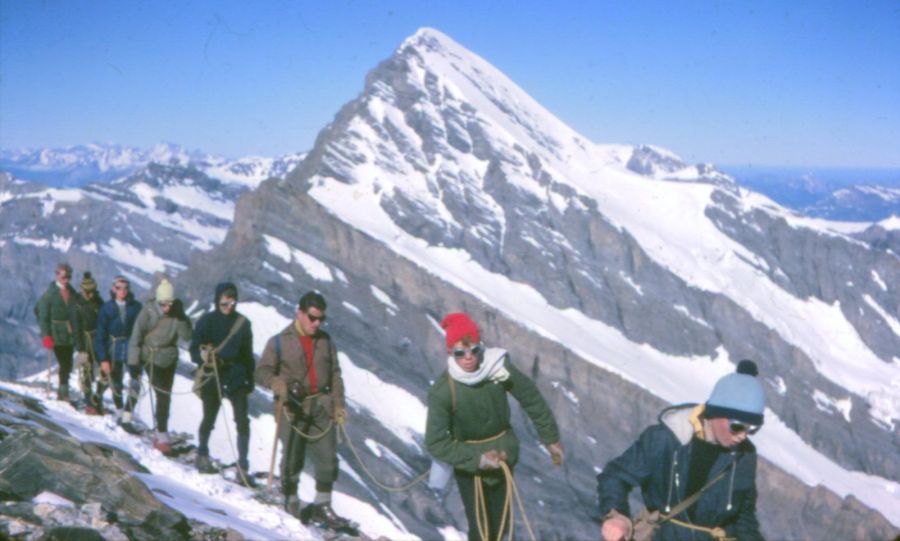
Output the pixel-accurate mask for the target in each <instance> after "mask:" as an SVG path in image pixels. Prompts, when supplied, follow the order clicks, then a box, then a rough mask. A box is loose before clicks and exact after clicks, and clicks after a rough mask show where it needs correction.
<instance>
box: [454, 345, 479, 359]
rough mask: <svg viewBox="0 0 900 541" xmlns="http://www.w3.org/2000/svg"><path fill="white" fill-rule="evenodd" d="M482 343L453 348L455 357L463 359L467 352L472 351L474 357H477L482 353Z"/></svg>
mask: <svg viewBox="0 0 900 541" xmlns="http://www.w3.org/2000/svg"><path fill="white" fill-rule="evenodd" d="M482 349H483V348H482V346H481V344H475V345H473V346H470V347H467V348H454V349H453V357H454V358H455V359H462V358H464V357H465V356H466V354H467V353H471V354H472V356H473V357H477V356H479V355H481V350H482Z"/></svg>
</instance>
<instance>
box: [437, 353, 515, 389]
mask: <svg viewBox="0 0 900 541" xmlns="http://www.w3.org/2000/svg"><path fill="white" fill-rule="evenodd" d="M506 356H507V352H506V350H505V349H502V348H487V349H486V350H485V351H484V357H483V359H482V361H481V364H480V365H479V366H478V368H477V369H476V370H475V371H474V372H466V371H465V370H463V369H462V368H460V367H459V365H458V364H456V359H454V358H453V355H450V356H449V357H447V372H448V373H449V374H450V377H451V378H453V379H455V380H456V381H458V382H460V383H462V384H464V385H475V384H477V383H481V382H482V381H484V380H486V379H489V380H491V381H494V382H497V381H506V380H507V379H508V378H509V370H507V369H506V367H505V366H503V361H504V360H505V359H506Z"/></svg>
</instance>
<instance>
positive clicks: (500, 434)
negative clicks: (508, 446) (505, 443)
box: [463, 428, 509, 443]
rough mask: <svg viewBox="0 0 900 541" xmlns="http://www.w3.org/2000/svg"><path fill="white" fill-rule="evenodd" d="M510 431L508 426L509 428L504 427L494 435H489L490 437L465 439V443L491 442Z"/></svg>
mask: <svg viewBox="0 0 900 541" xmlns="http://www.w3.org/2000/svg"><path fill="white" fill-rule="evenodd" d="M508 431H509V429H508V428H507V429H503V430H502V431H500V432H499V433H497V434H494V435H493V436H490V437H488V438H484V439H481V440H463V443H487V442H489V441H494V440H499V439H500V438H502V437H503V435H504V434H506V433H507V432H508Z"/></svg>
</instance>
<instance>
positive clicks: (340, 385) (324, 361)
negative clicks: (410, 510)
mask: <svg viewBox="0 0 900 541" xmlns="http://www.w3.org/2000/svg"><path fill="white" fill-rule="evenodd" d="M326 308H327V304H326V303H325V298H324V297H323V296H322V295H320V294H319V293H316V292H309V293H306V294H305V295H303V297H301V298H300V302H299V304H298V307H297V315H296V319H295V320H294V321H292V322H291V323H290V324H289V325H288V326H287V327H286V328H285V329H284V330H282V331H281V332H280V333H278V334H276V335H275V336H273V337H272V338H270V339H269V341H268V342H267V343H266V347H265V348H264V350H263V354H262V357H260V359H259V366H257V368H256V382H257V383H259V384H260V385H262V386H263V387H265V388H267V389H271V390H272V394H273V395H274V396H275V398H276V400H278V402H279V405H277V406H276V412H279V413H281V412H283V415H284V417H283V418H281V419H280V422H279V426H280V435H279V437H280V441H281V445H282V449H283V452H282V456H281V490H282V494H283V495H284V509H285V511H287V512H288V513H289V514H291V515H293V516H295V517H297V518H299V519H300V521H301V522H303V523H304V524H308V523H313V524H315V525H316V526H320V527H325V528H330V529H333V530H338V529H342V528H347V527H348V525H349V524H350V523H349V521H347V520H346V519H344V518H342V517H340V516H338V515H337V514H336V513H335V512H334V510H333V509H332V507H331V492H332V487H333V486H334V482H335V481H336V480H337V477H338V460H337V430H335V429H334V424H335V423H337V424H343V423H344V422H345V421H346V419H347V410H346V409H345V404H344V380H343V378H342V377H341V367H340V365H339V364H338V358H337V351H336V349H335V345H334V340H332V338H331V336H329V334H328V333H326V332H325V331H323V330H322V328H321V327H322V324H323V323H324V322H325V309H326ZM307 452H308V453H309V456H310V458H311V459H312V462H313V466H314V467H315V475H314V478H315V480H316V495H315V500H314V501H313V502H312V503H311V504H309V505H307V506H305V507H302V506H301V502H300V499H299V497H298V495H297V488H298V486H299V482H300V474H301V473H302V471H303V466H304V458H305V456H306V454H307Z"/></svg>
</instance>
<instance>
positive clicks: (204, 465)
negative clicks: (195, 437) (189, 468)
mask: <svg viewBox="0 0 900 541" xmlns="http://www.w3.org/2000/svg"><path fill="white" fill-rule="evenodd" d="M194 467H196V468H197V471H198V472H200V473H216V468H215V466H213V463H212V461H211V460H210V459H209V455H197V458H196V459H194Z"/></svg>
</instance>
